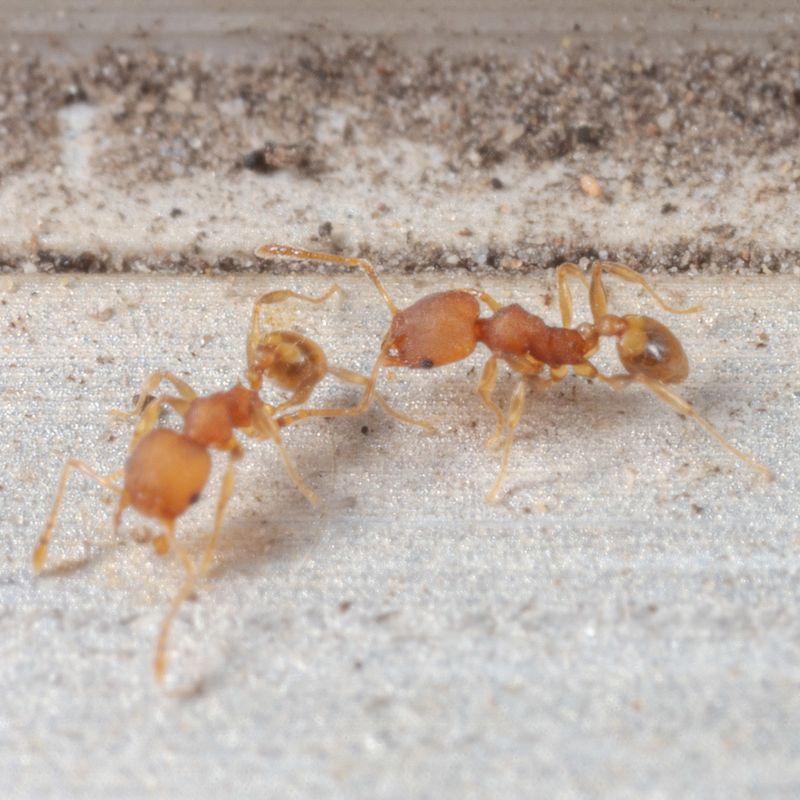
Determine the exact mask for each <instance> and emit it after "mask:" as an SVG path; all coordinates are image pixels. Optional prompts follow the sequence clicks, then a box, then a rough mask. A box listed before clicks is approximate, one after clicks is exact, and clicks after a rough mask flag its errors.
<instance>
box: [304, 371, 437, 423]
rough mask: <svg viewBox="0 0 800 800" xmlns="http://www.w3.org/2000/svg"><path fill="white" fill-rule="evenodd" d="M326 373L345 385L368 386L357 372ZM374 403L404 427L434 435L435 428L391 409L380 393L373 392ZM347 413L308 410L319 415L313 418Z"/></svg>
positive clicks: (367, 381) (365, 379)
mask: <svg viewBox="0 0 800 800" xmlns="http://www.w3.org/2000/svg"><path fill="white" fill-rule="evenodd" d="M328 372H330V374H331V375H334V376H335V377H337V378H339V380H342V381H346V382H347V383H355V384H357V385H359V386H368V385H369V381H370V379H369V378H367V377H366V376H365V375H361V374H359V373H358V372H351V371H350V370H349V369H342V368H341V367H328ZM374 396H375V402H376V403H377V404H378V405H379V406H380V407H381V408H382V409H383V411H384V413H386V414H388V415H389V416H390V417H394V418H395V419H396V420H399V421H400V422H402V423H404V424H406V425H416V426H417V427H419V428H425V430H426V431H429V432H430V433H435V432H436V428H435V427H434V426H433V425H431V423H430V422H426V421H425V420H424V419H414V417H409V416H408V415H406V414H403V413H402V412H400V411H397V410H396V409H394V408H392V407H391V406H390V405H389V403H388V402H387V401H386V399H385V398H384V397H383V395H382V394H380V392H375V393H374ZM340 410H344V411H349V409H335V408H333V409H324V408H319V409H309V411H314V412H320V413H319V414H314V416H321V417H322V416H328V414H326V413H325V412H326V411H340ZM333 416H337V417H338V416H341V415H340V414H334V415H333Z"/></svg>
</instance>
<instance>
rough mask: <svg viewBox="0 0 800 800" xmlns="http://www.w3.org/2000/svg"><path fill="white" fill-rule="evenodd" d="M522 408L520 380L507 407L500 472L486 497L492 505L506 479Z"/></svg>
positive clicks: (523, 388)
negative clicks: (506, 424)
mask: <svg viewBox="0 0 800 800" xmlns="http://www.w3.org/2000/svg"><path fill="white" fill-rule="evenodd" d="M524 408H525V380H524V379H522V380H520V382H519V383H518V384H517V386H516V388H515V389H514V393H513V394H512V395H511V402H510V403H509V405H508V415H507V417H508V427H507V430H506V438H505V442H504V444H503V460H502V462H501V464H500V471H499V472H498V473H497V478H496V479H495V482H494V484H493V485H492V488H491V489H490V490H489V493H488V494H487V495H486V502H487V503H494V502H495V501H496V500H497V495H498V493H499V491H500V487H501V486H502V485H503V481H504V480H505V479H506V475H507V474H508V463H509V460H510V458H511V445H512V444H513V443H514V430H515V428H516V427H517V425H518V424H519V421H520V419H521V418H522V410H523V409H524Z"/></svg>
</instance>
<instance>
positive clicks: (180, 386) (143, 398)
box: [110, 370, 197, 419]
mask: <svg viewBox="0 0 800 800" xmlns="http://www.w3.org/2000/svg"><path fill="white" fill-rule="evenodd" d="M162 381H169V382H170V383H171V384H172V385H173V386H174V387H175V388H176V389H177V391H178V394H179V395H180V396H181V398H182V399H183V400H188V401H191V400H194V399H195V398H196V397H197V392H196V391H195V390H194V389H192V387H191V386H189V384H188V383H186V381H183V380H181V379H180V378H179V377H178V376H177V375H175V374H174V373H172V372H163V371H161V370H158V371H157V372H153V373H152V374H151V375H149V376H148V378H147V380H146V381H145V382H144V385H143V386H142V389H141V391H140V392H139V398H138V399H137V401H136V405H135V406H134V407H133V410H132V411H118V410H117V409H112V411H111V412H110V413H111V415H112V416H114V417H122V418H126V419H127V418H128V417H138V416H139V415H140V414H141V413H142V411H143V410H144V408H145V406H147V405H148V398H150V397H151V395H152V392H153V390H154V389H155V388H156V387H157V386H158V385H159V384H160V383H161V382H162Z"/></svg>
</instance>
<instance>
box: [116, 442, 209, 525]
mask: <svg viewBox="0 0 800 800" xmlns="http://www.w3.org/2000/svg"><path fill="white" fill-rule="evenodd" d="M210 474H211V456H210V455H209V454H208V450H207V449H206V448H205V447H204V446H203V445H201V444H198V443H197V442H194V441H192V440H191V439H190V438H189V437H188V436H185V435H184V434H182V433H177V432H176V431H173V430H170V429H169V428H156V429H155V430H153V431H151V432H150V433H148V434H147V435H146V436H145V437H144V438H143V439H142V440H141V441H140V442H139V444H137V445H136V448H135V449H134V451H133V452H132V453H131V455H130V458H129V459H128V463H127V465H126V467H125V490H124V491H125V498H126V499H127V500H128V502H129V504H130V505H132V506H133V507H134V508H135V509H136V510H137V511H139V512H140V513H142V514H144V515H145V516H148V517H155V518H157V519H163V520H174V519H176V518H177V517H179V516H180V515H181V514H183V512H184V511H186V509H187V508H188V507H189V506H190V505H192V503H193V502H194V500H195V497H196V495H198V494H199V493H200V492H201V491H202V490H203V487H204V486H205V485H206V483H207V482H208V477H209V475H210Z"/></svg>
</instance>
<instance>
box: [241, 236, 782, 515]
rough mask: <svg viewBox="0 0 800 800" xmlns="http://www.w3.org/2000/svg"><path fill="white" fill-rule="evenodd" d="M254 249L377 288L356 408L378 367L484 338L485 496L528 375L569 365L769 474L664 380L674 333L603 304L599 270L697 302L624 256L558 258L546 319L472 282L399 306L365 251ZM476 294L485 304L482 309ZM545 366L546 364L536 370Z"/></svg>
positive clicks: (675, 367)
mask: <svg viewBox="0 0 800 800" xmlns="http://www.w3.org/2000/svg"><path fill="white" fill-rule="evenodd" d="M256 255H257V256H259V257H260V258H274V257H280V258H296V259H303V260H313V261H323V262H329V263H334V264H341V265H344V266H349V267H358V268H360V269H363V270H364V271H365V272H366V274H367V275H368V276H369V278H370V279H371V280H372V282H373V284H374V285H375V287H376V288H377V290H378V292H379V293H380V295H381V297H382V298H383V300H384V301H385V303H386V305H387V306H388V308H389V311H390V313H391V315H392V321H391V324H390V326H389V330H388V331H387V333H386V335H385V336H384V338H383V342H382V344H381V349H380V352H379V354H378V357H377V358H376V360H375V363H374V365H373V368H372V372H371V374H370V379H369V380H370V383H369V386H368V388H367V390H366V391H365V392H364V395H363V396H362V399H361V403H360V404H359V406H360V407H362V408H364V407H366V406H367V405H369V403H370V402H371V399H372V393H373V392H374V391H375V385H376V383H377V379H378V374H379V371H380V369H381V368H382V367H411V368H417V369H420V368H421V369H431V368H433V367H439V366H443V365H445V364H450V363H452V362H455V361H460V360H462V359H464V358H466V357H467V356H468V355H470V353H472V351H473V350H474V349H475V347H476V345H477V344H478V342H483V343H484V344H485V345H486V346H487V347H488V348H489V350H490V351H491V356H490V357H489V360H488V361H487V362H486V365H485V366H484V369H483V374H482V376H481V379H480V382H479V384H478V394H479V395H480V398H481V400H482V401H483V403H484V405H485V406H486V407H487V408H488V409H489V410H491V411H492V413H493V414H494V415H495V418H496V420H497V425H496V428H495V431H494V433H493V434H492V436H491V437H490V439H489V441H488V442H487V444H488V445H490V446H491V445H494V444H497V443H499V442H502V444H503V459H502V462H501V466H500V471H499V473H498V476H497V479H496V480H495V482H494V485H493V486H492V488H491V489H490V491H489V493H488V495H487V499H488V500H489V501H490V502H493V501H494V500H496V498H497V495H498V493H499V490H500V487H501V485H502V483H503V480H504V478H505V476H506V473H507V471H508V462H509V457H510V452H511V445H512V442H513V438H514V430H515V428H516V427H517V425H518V423H519V420H520V418H521V416H522V411H523V407H524V402H525V387H526V381H533V382H535V383H536V385H537V386H538V387H540V388H546V387H548V386H550V385H552V384H553V383H555V382H557V381H560V380H561V379H562V378H563V377H564V376H565V375H566V374H567V372H568V371H569V369H570V368H571V369H572V371H573V372H574V373H575V374H576V375H581V376H583V377H585V378H597V379H598V380H601V381H603V382H605V383H607V384H608V385H609V386H611V387H612V388H613V389H622V388H624V387H626V386H628V385H629V384H631V383H638V384H641V385H642V386H644V387H645V388H647V389H649V390H650V391H651V392H653V394H655V395H656V396H657V397H658V398H659V399H661V400H662V401H663V402H665V403H667V404H668V405H669V406H671V407H672V408H674V409H675V410H676V411H677V412H678V413H680V414H683V415H685V416H688V417H691V418H692V419H694V420H695V421H696V422H697V423H698V424H699V425H700V426H701V427H702V428H704V429H705V430H706V431H707V432H708V433H709V434H710V435H711V436H713V437H714V438H715V439H717V441H718V442H720V444H722V446H723V447H725V448H726V449H727V450H728V451H730V452H731V453H733V455H735V456H736V457H737V458H739V459H741V460H742V461H744V462H745V463H747V464H749V465H750V466H751V467H752V468H753V469H755V470H756V471H758V472H759V473H761V474H762V475H763V476H765V477H767V478H771V477H772V473H771V472H770V470H769V469H767V468H766V467H765V466H763V465H762V464H760V463H759V462H758V461H756V460H755V459H753V458H752V457H751V456H750V455H748V454H747V453H744V452H743V451H742V450H740V449H738V448H737V447H734V446H733V445H732V444H731V443H730V442H728V441H727V439H725V437H724V436H723V435H722V434H721V433H720V432H719V431H718V430H717V428H716V427H715V426H714V425H712V424H711V423H710V422H709V421H708V420H707V419H705V417H703V416H702V415H700V414H699V413H698V412H697V411H696V410H695V408H694V407H693V406H692V405H690V404H689V403H688V402H686V401H685V400H683V399H682V398H680V397H679V396H678V395H676V394H675V393H674V392H673V391H672V390H670V389H669V388H667V384H671V383H680V382H682V381H683V380H685V379H686V377H687V376H688V374H689V362H688V359H687V358H686V354H685V352H684V350H683V347H682V346H681V344H680V342H679V341H678V339H677V338H676V337H675V335H674V334H673V333H672V332H671V331H670V330H669V329H668V328H667V327H666V326H665V325H663V324H662V323H660V322H658V321H657V320H655V319H653V318H651V317H646V316H642V315H636V314H628V315H625V316H622V317H620V316H616V315H613V314H609V313H608V307H607V297H606V291H605V287H604V286H603V278H602V276H603V273H610V274H612V275H615V276H616V277H618V278H621V279H622V280H625V281H629V282H631V283H637V284H639V285H640V286H642V287H643V288H644V289H645V290H646V291H647V292H648V293H649V294H650V295H651V296H652V297H653V299H654V300H655V301H656V302H657V303H658V305H659V306H660V307H661V308H663V309H664V310H665V311H668V312H670V313H674V314H684V313H692V312H696V311H698V310H699V308H700V307H699V306H695V307H692V308H687V309H676V308H673V307H672V306H670V305H668V304H667V303H666V302H665V301H664V300H663V299H662V298H661V296H660V295H659V294H658V293H657V292H656V291H655V289H653V287H652V286H651V285H650V283H649V282H648V281H647V280H645V278H644V277H642V276H641V275H640V274H638V273H637V272H635V271H634V270H632V269H631V268H630V267H627V266H625V265H623V264H617V263H613V262H607V261H599V262H596V263H595V264H594V265H593V267H592V271H591V281H587V279H586V277H585V276H584V274H583V272H582V271H581V269H580V268H579V267H578V266H577V265H575V264H570V263H567V264H562V265H561V266H560V267H558V269H557V271H556V274H557V281H558V294H559V306H560V310H561V321H562V326H561V327H559V326H551V325H547V324H546V323H545V322H544V320H542V319H541V318H540V317H538V316H536V315H535V314H531V313H529V312H528V311H526V310H525V309H524V308H522V306H520V305H518V304H516V303H514V304H512V305H505V306H504V305H502V304H501V303H499V302H498V301H496V300H495V299H494V298H492V297H491V296H490V295H489V294H487V293H486V292H482V291H477V290H471V289H460V290H451V291H444V292H436V293H434V294H430V295H427V296H426V297H423V298H421V299H420V300H417V301H416V302H415V303H413V304H412V305H410V306H408V307H407V308H404V309H398V307H397V306H396V305H395V303H394V301H393V300H392V298H391V296H390V295H389V293H388V292H387V291H386V288H385V287H384V285H383V283H382V282H381V280H380V278H379V277H378V275H377V273H376V271H375V268H374V267H373V266H372V264H370V263H369V262H368V261H366V260H365V259H362V258H348V257H345V256H339V255H332V254H329V253H320V252H316V251H310V250H304V249H301V248H296V247H291V246H287V245H272V244H269V245H262V246H261V247H259V248H258V249H257V250H256ZM569 277H576V278H578V279H580V280H581V282H582V283H583V284H584V286H586V287H587V289H588V291H589V301H590V306H591V311H592V320H593V321H592V322H586V323H582V324H580V325H578V326H577V327H575V328H573V327H571V326H572V296H571V293H570V290H569V286H568V283H567V281H568V278H569ZM479 301H482V302H484V303H485V304H486V305H487V306H488V307H489V309H490V311H491V312H492V313H491V315H490V316H488V317H481V315H480V313H481V308H480V303H479ZM603 337H613V338H616V340H617V353H618V355H619V358H620V361H621V363H622V366H623V367H624V369H625V370H626V371H625V372H624V373H620V374H617V375H604V374H603V373H601V372H600V371H599V370H598V369H597V368H596V367H595V366H594V364H592V363H591V362H590V361H589V358H590V357H591V356H592V355H594V353H595V352H596V351H597V349H598V347H599V343H600V340H601V338H603ZM498 359H500V360H503V361H505V362H506V363H507V364H508V366H509V367H510V368H511V369H512V370H514V371H515V372H517V373H519V374H520V375H521V376H522V378H521V379H520V381H519V382H518V384H517V386H516V387H515V389H514V391H513V393H512V395H511V400H510V403H509V406H508V410H507V411H506V412H503V411H502V409H501V408H500V407H499V406H498V405H497V404H496V403H495V402H494V400H493V399H492V392H493V390H494V385H495V380H496V376H497V361H498ZM545 367H548V368H549V369H548V373H547V374H546V375H545V376H543V375H542V374H541V373H542V372H543V371H544V368H545Z"/></svg>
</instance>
